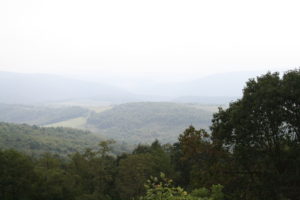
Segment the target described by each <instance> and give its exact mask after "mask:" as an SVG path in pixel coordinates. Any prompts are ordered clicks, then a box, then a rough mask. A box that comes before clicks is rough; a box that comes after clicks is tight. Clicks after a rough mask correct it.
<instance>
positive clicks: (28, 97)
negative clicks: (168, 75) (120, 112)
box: [0, 72, 136, 104]
mask: <svg viewBox="0 0 300 200" xmlns="http://www.w3.org/2000/svg"><path fill="white" fill-rule="evenodd" d="M0 93H1V95H0V103H9V104H37V103H49V102H57V101H68V100H80V99H95V100H97V101H103V102H114V103H122V102H124V101H125V102H128V101H134V100H136V99H135V98H134V97H133V95H132V94H131V93H129V92H127V91H125V90H123V89H119V88H117V87H114V86H110V85H107V84H103V83H95V82H87V81H80V80H75V79H69V78H64V77H61V76H55V75H47V74H22V73H13V72H0Z"/></svg>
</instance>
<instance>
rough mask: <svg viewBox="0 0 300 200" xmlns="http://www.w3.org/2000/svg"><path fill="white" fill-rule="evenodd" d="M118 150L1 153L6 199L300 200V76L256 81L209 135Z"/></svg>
mask: <svg viewBox="0 0 300 200" xmlns="http://www.w3.org/2000/svg"><path fill="white" fill-rule="evenodd" d="M112 143H113V141H111V140H106V141H101V142H100V143H99V145H98V147H97V148H96V149H90V148H88V149H86V150H85V151H78V152H75V153H72V154H70V155H69V156H68V157H67V158H66V157H64V158H62V157H61V156H60V155H54V154H49V153H45V154H42V155H41V156H39V157H33V156H30V155H27V154H24V153H21V152H17V151H15V150H1V151H0V199H4V200H15V199H16V200H19V199H20V200H21V199H30V200H35V199H45V200H47V199H48V200H94V199H95V200H96V199H97V200H98V199H104V200H105V199H107V200H109V199H115V200H117V199H120V200H127V199H128V200H129V199H142V200H158V199H170V200H175V199H178V200H179V199H182V200H184V199H186V200H192V199H195V200H196V199H198V200H204V199H207V200H208V199H210V200H221V199H228V200H239V199H244V200H265V199H272V200H273V199H274V200H287V199H292V200H294V199H295V200H296V199H299V196H300V170H299V166H300V70H293V71H289V72H286V73H285V74H284V75H283V76H280V75H279V74H278V73H268V74H265V75H263V76H260V77H257V78H256V79H250V80H249V81H248V82H247V84H246V87H245V88H244V90H243V96H242V98H241V99H238V100H237V101H235V102H232V103H231V104H230V105H229V107H228V108H227V109H221V108H220V109H219V111H218V112H217V113H215V114H214V116H213V120H212V125H211V127H210V132H208V131H207V130H204V129H196V128H194V127H193V126H190V127H188V128H187V129H186V130H185V131H184V132H183V133H182V134H180V135H179V137H178V139H177V141H176V142H175V143H173V144H161V143H160V142H159V141H154V142H153V143H152V144H151V145H142V144H140V145H138V146H137V147H136V148H135V149H134V150H133V151H132V152H130V153H123V154H118V155H114V154H112V153H111V152H112V147H111V145H112ZM162 172H163V173H162ZM147 180H148V181H147Z"/></svg>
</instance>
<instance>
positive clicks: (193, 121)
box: [87, 102, 212, 143]
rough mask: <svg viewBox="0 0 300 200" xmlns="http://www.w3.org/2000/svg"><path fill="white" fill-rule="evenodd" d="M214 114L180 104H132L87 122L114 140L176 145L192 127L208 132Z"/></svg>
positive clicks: (106, 112) (92, 115)
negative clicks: (155, 140)
mask: <svg viewBox="0 0 300 200" xmlns="http://www.w3.org/2000/svg"><path fill="white" fill-rule="evenodd" d="M211 118H212V112H209V111H206V110H203V109H199V108H197V107H196V106H194V105H188V104H177V103H165V102H159V103H153V102H151V103H150V102H147V103H146V102H145V103H128V104H121V105H118V106H115V107H113V108H112V109H110V110H106V111H103V112H100V113H93V114H91V115H90V117H89V118H88V120H87V126H88V127H89V128H90V129H91V130H99V131H100V132H101V133H102V134H104V135H106V136H107V137H110V138H117V139H118V140H125V141H130V142H134V143H139V142H142V143H143V142H151V141H153V140H154V139H156V138H157V139H159V140H160V141H162V142H173V141H175V140H176V139H177V137H178V135H179V134H180V133H182V132H183V131H184V130H185V129H186V128H187V127H188V126H189V125H193V126H195V127H198V128H208V126H209V124H210V120H211Z"/></svg>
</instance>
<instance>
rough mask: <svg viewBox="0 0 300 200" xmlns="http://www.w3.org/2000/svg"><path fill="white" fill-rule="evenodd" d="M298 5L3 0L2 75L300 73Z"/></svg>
mask: <svg viewBox="0 0 300 200" xmlns="http://www.w3.org/2000/svg"><path fill="white" fill-rule="evenodd" d="M299 7H300V3H299V1H289V0H283V1H276V0H251V1H243V0H236V1H233V0H218V1H217V0H209V1H201V0H196V1H190V0H182V1H176V0H148V1H145V0H136V1H132V0H120V1H118V0H105V1H101V0H47V1H46V0H1V1H0V70H2V71H17V72H39V73H40V72H42V73H56V74H69V75H70V76H73V75H74V76H82V77H87V76H89V75H92V76H93V77H94V78H96V77H102V78H103V76H104V75H105V76H107V77H110V76H111V77H113V78H112V80H117V79H118V78H120V80H121V79H126V78H124V77H127V78H128V77H132V78H137V77H139V78H140V79H144V78H145V79H153V80H172V79H174V80H181V79H187V78H196V77H201V76H204V75H207V74H212V73H216V72H226V71H243V70H247V71H248V70H286V69H292V68H296V67H298V66H300V64H299V63H300V26H299V19H300V12H299Z"/></svg>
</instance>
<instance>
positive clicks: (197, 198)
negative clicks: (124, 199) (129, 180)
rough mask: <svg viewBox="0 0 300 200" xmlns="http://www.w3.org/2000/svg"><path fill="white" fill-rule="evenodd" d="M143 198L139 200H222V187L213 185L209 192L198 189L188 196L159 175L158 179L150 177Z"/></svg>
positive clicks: (161, 174) (162, 175)
mask: <svg viewBox="0 0 300 200" xmlns="http://www.w3.org/2000/svg"><path fill="white" fill-rule="evenodd" d="M145 188H146V189H147V191H146V194H145V196H142V197H141V198H140V200H223V199H224V195H223V193H222V189H223V186H221V185H213V186H212V188H211V190H208V189H206V188H200V189H196V190H194V191H192V192H191V193H190V194H188V193H187V192H186V191H185V190H184V189H182V188H181V187H175V186H173V181H172V180H171V179H168V178H166V176H165V174H164V173H160V178H156V177H150V179H149V180H148V181H147V183H146V184H145Z"/></svg>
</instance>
